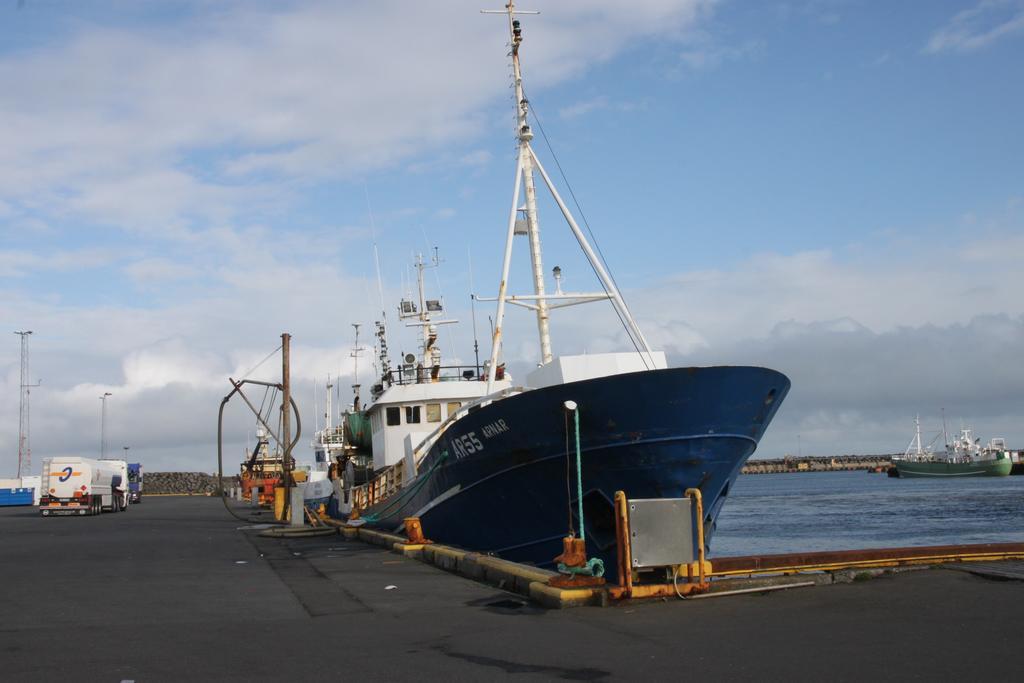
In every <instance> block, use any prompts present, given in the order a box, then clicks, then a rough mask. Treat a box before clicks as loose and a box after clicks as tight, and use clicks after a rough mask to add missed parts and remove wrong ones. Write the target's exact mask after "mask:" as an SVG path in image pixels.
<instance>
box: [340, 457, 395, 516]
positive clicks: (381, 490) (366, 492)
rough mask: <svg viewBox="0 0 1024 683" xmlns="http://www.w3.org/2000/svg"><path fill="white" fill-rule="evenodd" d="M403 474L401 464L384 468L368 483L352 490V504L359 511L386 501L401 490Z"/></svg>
mask: <svg viewBox="0 0 1024 683" xmlns="http://www.w3.org/2000/svg"><path fill="white" fill-rule="evenodd" d="M404 474H405V472H404V468H403V467H402V463H397V464H395V465H390V466H389V467H385V468H384V469H383V470H381V472H380V474H378V475H377V476H375V477H374V478H373V479H371V480H370V481H368V482H366V483H365V484H360V485H359V486H354V487H353V488H352V504H353V505H354V506H355V507H356V508H358V509H359V510H365V509H367V508H369V507H371V506H373V505H376V504H377V503H379V502H381V501H383V500H387V499H388V498H389V497H391V496H392V495H393V494H394V493H395V492H397V491H398V490H399V489H400V488H402V479H403V478H404Z"/></svg>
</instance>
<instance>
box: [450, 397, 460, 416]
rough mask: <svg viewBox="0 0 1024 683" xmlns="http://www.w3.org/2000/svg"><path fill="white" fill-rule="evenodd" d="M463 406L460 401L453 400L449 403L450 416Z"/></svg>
mask: <svg viewBox="0 0 1024 683" xmlns="http://www.w3.org/2000/svg"><path fill="white" fill-rule="evenodd" d="M461 407H462V404H461V403H459V402H458V401H452V402H451V403H449V404H448V417H451V416H452V415H454V414H455V411H456V410H458V409H459V408H461Z"/></svg>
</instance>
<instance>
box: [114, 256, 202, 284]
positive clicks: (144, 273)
mask: <svg viewBox="0 0 1024 683" xmlns="http://www.w3.org/2000/svg"><path fill="white" fill-rule="evenodd" d="M124 271H125V273H127V274H128V276H129V277H131V278H132V279H133V280H135V281H136V282H137V283H139V284H142V285H146V284H155V283H160V282H164V281H168V280H184V279H188V278H193V277H196V276H197V275H198V274H199V269H197V268H195V267H193V266H190V265H186V264H184V263H179V262H177V261H172V260H170V259H166V258H159V257H156V258H144V259H141V260H139V261H136V262H134V263H132V264H129V265H127V266H125V268H124Z"/></svg>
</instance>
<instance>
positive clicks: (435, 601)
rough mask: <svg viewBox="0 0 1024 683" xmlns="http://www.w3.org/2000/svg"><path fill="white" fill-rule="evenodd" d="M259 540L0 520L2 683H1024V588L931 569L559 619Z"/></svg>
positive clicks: (434, 574) (435, 581) (64, 521)
mask: <svg viewBox="0 0 1024 683" xmlns="http://www.w3.org/2000/svg"><path fill="white" fill-rule="evenodd" d="M239 510H240V511H242V512H245V511H246V508H244V507H239ZM244 526H246V524H245V523H244V522H240V521H238V520H236V519H233V518H232V517H230V516H229V515H228V514H227V513H226V512H225V511H224V509H223V506H222V504H221V502H220V501H219V500H217V499H215V498H206V497H166V498H147V499H145V500H144V502H143V504H141V505H138V506H133V507H131V508H130V509H129V510H128V511H127V512H124V513H118V514H105V515H103V516H101V517H87V518H75V517H65V518H45V519H44V518H41V517H40V516H39V515H38V511H37V510H36V509H34V508H3V509H0V539H2V541H3V547H2V552H0V671H2V672H3V680H4V681H39V680H58V679H69V680H70V679H74V680H76V681H113V682H115V683H117V682H119V681H125V680H132V681H138V682H139V683H142V682H147V683H148V682H150V681H181V680H216V681H259V680H330V679H338V680H341V679H342V678H345V679H348V680H352V679H356V680H370V681H373V680H432V679H441V678H444V679H445V680H467V681H482V680H494V679H514V680H517V681H523V680H552V679H554V680H594V681H605V680H609V681H610V680H638V679H649V680H670V679H671V680H680V679H682V678H691V677H711V680H755V679H756V680H759V681H765V680H867V679H874V680H897V679H898V680H906V679H922V680H928V679H937V680H950V679H954V678H965V679H971V680H977V679H982V680H1012V679H1016V678H1017V677H1018V676H1019V670H1018V666H1019V665H1018V661H1017V658H1016V657H1015V656H1014V652H1015V651H1016V647H1017V643H1016V632H1017V631H1018V630H1019V629H1018V628H1017V625H1018V624H1019V618H1020V609H1021V605H1024V581H1016V580H998V579H995V578H986V577H984V576H977V575H974V574H971V573H967V572H961V571H949V570H943V569H932V570H922V571H914V572H909V573H906V574H900V575H898V576H893V577H885V578H876V579H872V580H869V581H863V582H854V583H851V584H847V585H835V586H822V587H816V588H806V589H794V590H791V591H782V592H778V593H771V594H764V595H749V596H736V597H727V598H721V599H715V600H701V601H693V602H688V603H681V602H680V601H677V600H672V601H664V602H661V601H659V602H654V603H629V604H619V605H615V606H612V607H608V608H598V607H587V608H579V609H574V610H561V611H559V610H544V609H541V608H539V607H536V606H534V605H532V604H530V603H527V602H525V601H524V600H523V599H522V598H521V597H520V596H517V595H513V594H510V593H506V592H504V591H501V590H498V589H495V588H493V587H490V586H486V585H482V584H479V583H476V582H473V581H470V580H468V579H464V578H462V577H459V576H456V575H453V574H448V573H445V572H444V571H441V570H439V569H437V568H435V567H432V566H429V565H426V564H423V563H420V562H417V561H415V560H412V559H408V558H404V557H402V556H400V555H397V554H395V553H392V552H388V551H387V550H384V549H382V548H378V547H376V546H370V545H366V544H363V543H361V542H358V541H346V540H344V539H343V538H342V537H341V536H337V535H336V536H328V537H319V538H306V539H294V540H275V539H269V538H261V537H259V536H257V535H256V532H255V530H251V529H248V530H245V529H240V527H244ZM389 586H393V587H392V588H389ZM979 652H982V653H985V656H978V653H979Z"/></svg>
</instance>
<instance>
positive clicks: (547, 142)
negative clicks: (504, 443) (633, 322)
mask: <svg viewBox="0 0 1024 683" xmlns="http://www.w3.org/2000/svg"><path fill="white" fill-rule="evenodd" d="M523 97H524V98H525V99H526V100H527V101H529V99H530V98H529V97H528V96H527V94H526V89H525V88H524V89H523ZM530 114H531V115H533V120H534V121H536V122H537V128H539V129H540V135H541V137H542V138H544V144H545V145H546V146H547V148H548V152H550V154H551V158H552V159H553V160H554V162H555V166H556V167H557V168H558V174H559V175H560V176H562V182H564V183H565V187H566V189H567V190H569V196H570V197H572V201H573V204H575V205H576V211H577V212H579V215H580V218H582V219H583V225H584V226H586V228H587V232H588V233H589V234H590V239H591V241H592V242H593V243H594V247H595V248H596V249H597V255H598V256H599V257H600V258H601V262H602V263H603V264H604V268H605V271H607V273H608V277H609V278H611V281H612V284H613V285H614V286H615V289H616V290H618V293H619V299H620V300H621V301H622V304H623V305H624V306H626V308H627V309H628V308H629V306H628V305H627V304H626V298H625V297H624V296H622V289H621V288H620V287H619V283H618V282H616V280H615V274H614V273H613V272H612V269H611V267H610V266H609V265H608V259H606V258H605V256H604V252H603V251H601V244H600V242H598V241H597V236H596V235H594V231H593V230H592V229H591V227H590V221H588V220H587V215H586V214H585V213H584V212H583V207H582V206H580V202H579V200H578V199H577V198H576V193H575V192H574V191H573V189H572V183H570V182H569V178H568V177H567V176H566V175H565V170H564V169H563V168H562V164H561V162H560V161H559V160H558V155H557V154H556V153H555V148H554V147H553V146H552V145H551V141H550V140H549V139H548V134H547V133H546V132H545V131H544V124H543V123H541V120H540V116H539V115H538V114H537V107H536V105H535V104H533V102H530ZM581 246H582V245H581ZM590 268H591V270H593V271H594V275H596V276H597V281H598V283H600V285H601V289H603V290H604V293H605V295H607V296H611V292H609V291H608V287H607V286H605V284H604V281H603V280H602V279H601V276H600V274H599V273H598V272H597V268H596V267H595V266H594V264H592V263H591V264H590ZM612 310H614V311H615V317H617V318H618V319H619V324H620V325H622V329H623V330H625V332H626V336H627V337H629V341H630V343H632V344H633V348H634V349H636V352H637V353H638V354H639V355H640V358H641V360H643V363H644V366H645V367H647V368H648V369H651V368H650V367H649V362H648V359H647V357H646V355H645V354H644V352H643V351H641V350H640V344H639V342H638V340H637V339H636V337H635V336H634V335H633V332H632V331H631V330H630V329H629V325H627V324H626V321H625V320H624V319H623V317H622V313H620V312H619V310H618V308H617V307H616V306H612Z"/></svg>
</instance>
